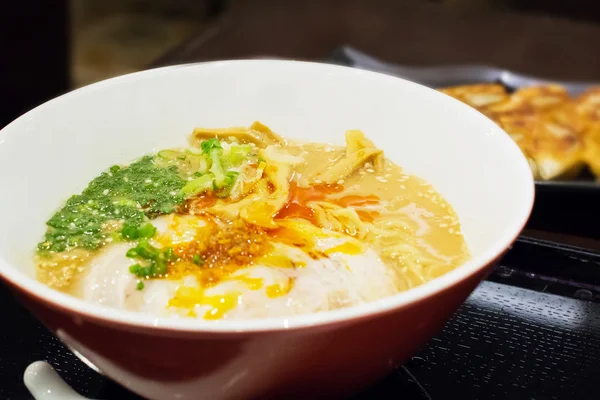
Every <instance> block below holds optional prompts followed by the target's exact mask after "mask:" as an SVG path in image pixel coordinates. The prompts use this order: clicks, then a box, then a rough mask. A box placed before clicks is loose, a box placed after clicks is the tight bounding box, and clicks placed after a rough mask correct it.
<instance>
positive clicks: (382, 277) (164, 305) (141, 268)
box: [36, 122, 468, 320]
mask: <svg viewBox="0 0 600 400" xmlns="http://www.w3.org/2000/svg"><path fill="white" fill-rule="evenodd" d="M47 225H48V229H47V232H46V235H45V238H44V240H43V241H42V242H41V243H40V244H39V245H38V248H37V251H36V263H37V266H38V268H37V276H38V279H39V280H41V281H42V282H44V283H46V284H47V285H49V286H50V287H53V288H55V289H57V290H61V291H64V292H67V293H70V294H72V295H74V296H77V297H79V298H81V299H84V300H85V301H88V302H93V303H98V304H102V305H105V306H108V307H114V308H119V309H124V310H131V311H137V312H143V313H148V314H153V315H159V316H173V317H186V318H201V319H208V320H218V319H245V318H261V317H279V316H290V315H297V314H307V313H314V312H321V311H327V310H333V309H337V308H342V307H349V306H352V305H357V304H361V303H364V302H369V301H373V300H377V299H380V298H383V297H386V296H390V295H393V294H396V293H398V292H401V291H404V290H408V289H410V288H412V287H415V286H418V285H421V284H423V283H425V282H427V281H430V280H432V279H435V278H436V277H438V276H440V275H442V274H444V273H446V272H448V271H450V270H452V269H454V268H456V267H457V266H459V265H460V264H462V263H463V262H464V261H465V260H466V259H467V258H468V250H467V246H466V244H465V241H464V238H463V236H462V233H461V229H460V224H459V221H458V218H457V216H456V214H455V213H454V211H453V210H452V207H451V206H450V205H449V204H448V203H447V202H446V201H445V200H444V199H443V198H442V196H440V194H438V193H437V192H436V191H435V190H434V188H433V187H431V185H429V184H428V183H427V182H425V181H423V180H422V179H419V178H417V177H414V176H411V175H407V174H404V173H403V172H402V169H401V168H400V167H399V166H397V165H395V164H394V163H393V162H391V161H390V160H388V159H386V158H385V157H384V153H383V151H382V150H381V149H378V148H377V147H376V146H375V145H374V144H373V143H372V142H371V141H370V140H368V139H367V138H366V137H365V136H364V135H363V133H362V132H361V131H358V130H351V131H347V132H346V146H345V147H340V146H333V145H329V144H321V143H302V142H297V141H293V140H287V139H284V138H282V137H280V136H279V135H277V134H275V133H274V132H272V131H271V130H270V129H269V128H267V127H266V126H264V125H262V124H260V123H258V122H255V123H254V124H253V125H252V126H250V127H249V128H229V129H200V128H197V129H195V130H194V132H193V133H192V134H191V136H190V140H189V146H188V147H187V148H178V149H168V150H163V151H160V152H158V153H157V154H152V155H146V156H144V157H142V158H140V159H138V160H136V161H134V162H133V163H131V164H129V165H114V166H112V167H110V169H108V170H107V171H105V172H104V173H102V174H101V175H100V176H99V177H97V178H95V179H94V180H93V181H92V182H91V183H90V184H89V186H88V187H87V188H86V189H85V190H84V191H83V192H82V193H81V194H77V195H74V196H72V197H71V198H70V199H69V200H68V201H67V202H66V203H65V205H64V206H63V208H62V209H60V210H59V211H58V212H57V213H56V214H55V215H53V216H52V217H51V218H50V220H49V221H48V222H47Z"/></svg>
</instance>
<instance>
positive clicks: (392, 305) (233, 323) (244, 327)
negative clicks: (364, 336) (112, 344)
mask: <svg viewBox="0 0 600 400" xmlns="http://www.w3.org/2000/svg"><path fill="white" fill-rule="evenodd" d="M256 64H260V65H268V66H273V65H277V64H279V65H280V66H281V67H282V68H284V67H285V66H286V65H296V66H298V65H300V66H303V67H309V68H323V70H324V71H325V72H328V73H332V72H333V73H335V72H336V71H341V70H345V71H346V72H348V71H349V70H350V71H351V72H350V73H352V74H355V75H356V76H363V75H366V76H367V77H369V78H371V79H381V80H389V81H396V80H401V81H403V82H404V84H406V85H409V86H410V85H412V86H414V87H417V88H418V89H417V90H421V91H430V92H431V93H432V95H435V96H446V97H448V99H449V100H451V102H449V104H450V103H452V102H453V103H454V106H455V107H456V108H458V109H462V110H463V111H460V112H464V113H465V114H467V113H470V114H471V118H479V119H480V120H482V123H483V124H487V125H488V127H489V131H490V132H492V133H493V134H501V135H502V136H503V137H504V138H503V139H501V140H504V141H505V145H506V146H505V147H506V148H505V149H504V150H505V151H507V152H509V158H513V159H514V160H513V162H515V163H518V164H520V165H519V166H518V168H519V169H520V170H521V171H522V175H523V178H524V179H525V181H529V182H528V183H527V182H525V184H524V188H523V189H524V190H523V192H522V193H521V196H523V201H522V202H521V204H520V207H519V209H518V210H515V213H514V217H513V218H512V219H511V220H510V221H509V223H507V224H506V225H505V226H504V229H503V230H502V231H501V232H500V233H498V235H497V238H496V240H495V241H494V243H493V244H492V245H490V246H488V248H486V249H485V250H484V251H483V252H482V253H481V254H480V255H479V256H477V257H475V258H472V259H469V260H468V261H467V262H465V263H464V264H462V265H461V266H459V267H457V268H456V269H454V270H452V271H450V272H448V273H446V274H444V275H442V276H440V277H438V278H436V279H433V280H431V281H429V282H426V283H424V284H422V285H420V286H417V287H415V288H412V289H409V290H407V291H404V292H400V293H397V294H395V295H392V296H388V297H385V298H382V299H379V300H376V301H373V302H368V303H364V304H360V305H357V306H352V307H349V308H343V309H338V310H332V311H325V312H318V313H312V314H306V315H297V316H290V317H277V318H274V317H270V318H261V319H244V320H222V321H205V320H199V319H191V318H173V317H155V316H152V315H147V314H141V313H137V312H134V311H124V310H117V309H112V308H108V307H104V306H101V305H97V304H92V303H87V302H85V301H83V300H81V299H78V298H76V297H74V296H71V295H68V294H66V293H62V292H59V291H57V290H54V289H51V288H49V287H48V286H46V285H44V284H42V283H41V282H39V281H37V280H36V279H35V278H33V277H31V276H29V275H28V274H26V273H25V272H23V271H21V270H20V269H19V268H17V267H16V266H12V265H11V263H8V262H6V261H5V260H4V259H3V258H2V257H1V255H0V277H1V278H3V279H4V280H5V281H7V282H8V283H10V284H11V285H12V286H14V287H15V288H17V289H19V290H20V291H23V292H25V293H26V294H27V295H28V296H29V297H33V298H35V299H36V300H38V301H41V302H43V303H45V305H46V306H48V307H50V308H54V309H60V310H61V311H63V312H66V313H68V314H69V315H71V316H72V317H73V318H82V319H87V320H92V321H95V322H96V323H102V324H104V325H106V324H108V325H120V326H121V327H122V328H125V329H127V328H129V329H132V328H141V329H145V330H156V331H165V330H166V331H173V332H175V331H179V332H191V333H229V334H232V333H233V334H235V333H247V332H267V331H282V330H293V329H301V328H307V327H314V326H325V325H331V324H335V323H343V322H352V321H357V320H362V319H364V318H373V317H376V316H378V315H382V314H386V313H389V312H393V311H395V310H398V309H401V308H404V307H406V306H409V305H412V304H415V303H417V302H419V301H421V300H424V299H426V298H429V297H433V296H435V295H437V294H439V293H441V292H443V291H444V290H446V289H449V288H451V287H452V286H456V285H458V284H460V283H461V282H464V281H466V280H468V278H469V277H471V276H473V275H475V274H477V273H480V272H483V271H484V270H485V268H486V267H487V266H488V265H490V264H491V263H493V262H495V261H496V260H497V259H498V258H499V257H500V256H501V255H502V254H503V253H504V252H505V251H506V250H507V249H509V248H510V246H511V244H512V243H513V242H514V241H515V240H516V238H517V236H518V235H519V234H520V232H521V231H522V230H523V228H524V227H525V224H526V223H527V220H528V218H529V216H530V214H531V212H532V209H533V203H534V197H535V186H534V180H533V177H532V175H531V172H530V168H529V165H528V163H527V161H526V159H525V157H523V156H522V152H521V150H520V149H519V147H518V145H517V144H516V143H514V141H512V140H511V139H510V137H509V136H508V135H507V134H506V133H505V132H504V131H503V130H502V129H501V128H500V127H499V126H497V125H496V124H495V123H493V122H492V121H491V120H489V119H488V118H487V117H485V116H484V115H483V114H481V113H479V112H478V111H476V110H475V109H472V108H470V107H469V106H467V105H465V104H463V103H461V102H460V101H458V100H456V99H453V98H451V97H450V96H447V95H445V94H443V93H441V92H438V91H437V90H435V89H431V88H428V87H425V86H423V85H419V84H417V83H414V82H411V81H408V80H405V79H402V78H398V77H395V76H391V75H387V74H383V73H378V72H373V71H368V70H363V69H357V68H352V67H347V66H340V65H333V64H327V63H319V62H310V61H297V60H282V59H277V58H266V59H264V58H263V59H241V60H224V61H207V62H197V63H190V64H179V65H171V66H166V67H160V68H153V69H148V70H144V71H139V72H134V73H130V74H126V75H121V76H117V77H114V78H110V79H106V80H103V81H99V82H96V83H93V84H91V85H87V86H84V87H81V88H78V89H75V90H73V91H70V92H68V93H65V94H63V95H61V96H58V97H55V98H53V99H51V100H49V101H47V102H45V103H43V104H41V105H39V106H37V107H35V108H33V109H32V110H30V111H28V112H27V113H25V114H23V115H21V116H20V117H19V118H17V119H15V120H14V121H12V122H11V123H10V124H8V125H7V126H6V127H5V128H3V129H2V130H0V143H1V142H2V135H3V134H5V133H6V131H7V130H8V128H9V127H11V126H12V125H14V124H17V123H19V121H21V120H23V119H28V118H30V117H31V114H32V113H35V112H37V110H38V109H44V108H45V107H47V106H49V105H50V104H52V103H54V102H57V101H63V100H64V98H65V97H72V96H77V95H79V94H85V93H87V92H91V91H95V90H99V89H103V88H105V87H110V86H114V85H118V84H119V83H120V82H121V81H124V80H131V79H138V78H144V77H150V76H152V75H160V74H163V73H165V72H170V71H175V70H177V69H181V68H203V67H205V66H208V67H210V66H214V67H220V66H231V65H234V66H237V65H256ZM434 93H435V94H434ZM510 153H512V154H510Z"/></svg>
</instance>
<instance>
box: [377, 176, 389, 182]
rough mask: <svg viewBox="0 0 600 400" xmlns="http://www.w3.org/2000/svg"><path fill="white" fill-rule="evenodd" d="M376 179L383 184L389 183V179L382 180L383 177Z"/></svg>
mask: <svg viewBox="0 0 600 400" xmlns="http://www.w3.org/2000/svg"><path fill="white" fill-rule="evenodd" d="M375 179H377V180H378V181H379V182H381V183H386V182H387V179H385V178H382V177H381V176H378V177H376V178H375Z"/></svg>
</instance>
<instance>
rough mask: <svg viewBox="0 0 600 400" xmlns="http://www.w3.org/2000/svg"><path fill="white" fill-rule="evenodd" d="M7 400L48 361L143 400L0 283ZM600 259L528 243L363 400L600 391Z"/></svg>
mask: <svg viewBox="0 0 600 400" xmlns="http://www.w3.org/2000/svg"><path fill="white" fill-rule="evenodd" d="M0 301H1V303H2V305H3V307H2V308H0V320H2V321H3V323H4V327H5V328H4V329H3V330H2V333H1V336H0V338H1V339H2V340H0V399H10V400H29V399H31V396H30V395H29V394H28V392H27V390H26V389H25V386H24V385H23V383H22V375H23V371H24V370H25V368H26V367H27V365H28V364H29V363H31V362H33V361H37V360H47V361H48V362H50V363H51V364H52V365H53V366H54V367H55V368H56V369H57V370H58V372H59V374H60V375H61V376H62V377H63V378H64V379H65V380H66V381H67V382H68V383H69V384H70V385H71V386H72V387H74V388H75V389H76V390H77V391H78V392H80V393H81V394H83V395H85V396H89V397H91V398H95V399H111V400H112V399H124V400H128V399H139V397H137V396H135V395H133V394H131V393H130V392H128V391H126V390H125V389H123V388H122V387H120V386H118V385H117V384H115V383H112V382H111V381H109V380H107V379H106V378H104V377H102V376H100V375H99V374H97V373H95V372H94V371H92V370H91V369H89V368H88V367H87V366H85V365H84V364H83V363H82V362H80V361H79V360H78V359H77V358H76V357H75V356H74V355H73V354H72V353H71V352H70V351H69V350H67V349H66V348H65V347H64V346H63V345H62V344H61V343H60V342H59V341H58V339H56V338H55V337H54V336H53V335H52V334H51V333H50V332H48V331H47V330H46V329H45V328H44V327H43V326H41V325H40V324H39V323H38V322H37V321H36V320H35V319H34V318H33V317H31V316H30V315H29V313H28V312H27V311H26V310H25V309H23V308H22V306H21V305H19V304H18V303H17V302H16V300H14V299H13V298H12V296H11V295H10V294H9V292H8V291H7V290H6V289H5V288H4V287H2V285H1V284H0ZM599 303H600V254H597V253H593V252H589V251H587V250H585V249H580V248H576V247H570V246H563V245H557V244H555V243H551V242H544V241H539V240H533V239H528V238H521V239H519V240H518V241H517V242H516V243H515V245H514V247H513V249H512V250H511V251H510V252H509V253H508V255H507V256H506V257H505V258H504V260H503V261H502V263H501V266H499V267H498V268H497V269H496V270H495V271H494V272H493V273H492V274H491V275H490V277H489V278H488V281H486V282H483V283H482V284H481V285H480V286H479V287H478V288H477V290H476V291H475V292H474V293H473V295H472V296H471V297H470V298H469V299H468V300H467V302H466V303H465V304H464V305H463V306H462V307H461V309H460V310H459V311H458V312H457V313H456V314H455V316H454V317H453V318H452V319H451V320H450V321H449V322H448V323H447V324H446V326H445V327H444V329H443V330H442V332H440V333H439V334H438V335H437V336H436V337H435V338H434V339H432V340H431V341H430V342H429V344H428V345H427V346H426V347H425V348H424V349H423V350H422V351H421V352H420V354H418V355H417V356H416V357H414V358H413V359H412V360H411V361H410V362H408V363H407V364H406V365H404V366H402V367H399V368H398V369H397V371H396V372H395V373H393V374H391V375H390V376H388V377H387V378H386V379H384V380H383V381H382V382H380V383H379V384H377V385H374V386H373V387H372V388H370V389H369V390H367V391H366V392H364V393H362V394H359V395H357V396H356V397H355V398H354V399H356V400H359V399H360V400H366V399H390V400H391V399H394V400H396V399H404V400H412V399H448V398H451V397H456V398H460V399H462V400H471V399H575V398H594V397H595V393H597V392H598V391H600V380H598V379H597V376H600V375H599V374H600V363H598V362H597V360H599V359H600V304H599Z"/></svg>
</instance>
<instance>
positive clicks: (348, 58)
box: [327, 46, 600, 238]
mask: <svg viewBox="0 0 600 400" xmlns="http://www.w3.org/2000/svg"><path fill="white" fill-rule="evenodd" d="M327 61H328V62H331V63H335V64H339V65H346V66H351V67H356V68H361V69H367V70H371V71H377V72H382V73H386V74H390V75H394V76H399V77H401V78H404V79H407V80H410V81H414V82H417V83H420V84H423V85H425V86H429V87H432V88H440V87H444V86H453V85H460V84H470V83H481V82H496V83H500V84H502V85H504V86H505V87H507V88H508V89H509V90H514V89H517V88H519V87H522V86H530V85H534V84H543V83H549V82H550V81H549V80H547V79H543V78H539V77H532V76H526V75H521V74H518V73H515V72H512V71H508V70H503V69H499V68H495V67H490V66H483V65H441V66H430V67H413V66H403V65H394V64H390V63H387V62H384V61H381V60H378V59H376V58H374V57H371V56H369V55H367V54H365V53H362V52H361V51H359V50H356V49H354V48H352V47H348V46H342V47H339V48H337V49H336V50H335V51H334V52H333V53H332V54H331V55H330V56H329V58H328V59H327ZM551 82H553V83H558V84H561V85H563V86H564V87H565V88H566V89H567V90H568V91H569V93H570V94H571V95H577V94H579V93H581V92H583V91H584V90H585V89H587V88H589V87H591V86H599V85H600V83H592V82H558V81H551ZM536 199H537V200H536V205H535V208H534V210H533V214H532V216H531V219H530V221H529V224H528V227H529V228H531V229H539V230H544V231H555V232H561V233H568V234H572V235H579V236H586V237H593V238H600V229H598V228H597V227H598V226H600V212H599V210H598V204H600V183H598V182H597V181H595V180H594V177H593V176H592V174H591V173H590V172H589V171H587V170H586V171H584V172H583V173H582V174H581V175H580V176H579V177H578V178H577V179H575V180H571V181H538V182H536Z"/></svg>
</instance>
